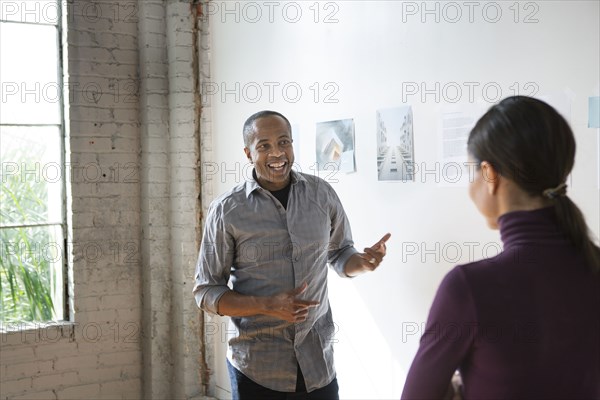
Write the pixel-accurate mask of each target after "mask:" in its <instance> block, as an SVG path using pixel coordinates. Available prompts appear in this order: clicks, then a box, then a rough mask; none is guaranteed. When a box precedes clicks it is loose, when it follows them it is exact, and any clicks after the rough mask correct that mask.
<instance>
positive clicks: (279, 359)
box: [194, 171, 357, 392]
mask: <svg viewBox="0 0 600 400" xmlns="http://www.w3.org/2000/svg"><path fill="white" fill-rule="evenodd" d="M291 174H292V175H291V178H292V179H291V187H290V193H289V198H288V204H287V210H286V209H284V208H283V206H282V205H281V204H280V203H279V201H278V200H277V199H276V198H275V197H274V196H273V195H272V194H271V193H270V192H269V191H268V190H265V189H263V188H261V187H260V186H259V185H258V183H257V182H256V181H254V180H249V181H247V182H245V183H242V184H240V185H238V186H236V187H235V188H233V189H232V190H231V191H229V192H227V193H225V194H223V195H221V196H219V197H218V198H217V199H215V201H213V203H212V204H211V205H210V208H209V212H208V216H207V219H206V224H205V229H204V235H203V238H202V245H201V248H200V255H199V257H198V264H197V266H196V276H195V278H196V284H195V287H194V294H195V296H196V301H197V303H198V306H199V307H201V308H202V309H203V310H205V311H207V312H209V313H213V314H216V313H217V305H218V302H219V299H220V298H221V296H222V295H223V294H224V293H226V292H227V291H229V290H231V289H230V288H229V287H228V282H229V281H230V280H231V285H232V288H233V290H234V291H235V292H237V293H240V294H244V295H255V296H270V295H274V294H276V293H280V292H283V291H287V290H291V289H293V288H297V287H299V286H301V285H302V283H303V282H307V283H308V288H307V290H306V291H305V292H304V293H303V294H302V295H301V296H302V298H303V299H306V300H317V301H319V302H320V304H319V305H318V306H317V307H315V308H311V309H310V310H309V314H308V318H307V320H306V321H304V322H301V323H295V324H294V323H289V322H286V321H283V320H279V319H277V318H273V317H270V316H266V315H256V316H252V317H242V318H237V317H232V318H231V320H230V325H232V326H230V328H229V329H228V335H229V337H228V339H229V350H228V352H227V358H228V359H229V361H230V362H231V363H232V365H233V366H234V367H236V368H237V369H238V370H240V371H241V372H242V373H243V374H244V375H246V376H247V377H249V378H250V379H252V380H253V381H255V382H257V383H259V384H260V385H262V386H265V387H267V388H270V389H272V390H277V391H282V392H293V391H294V390H295V389H296V375H297V364H296V363H298V364H299V365H300V368H301V369H302V373H303V375H304V380H305V382H306V388H307V390H308V391H312V390H315V389H318V388H321V387H323V386H326V385H327V384H329V383H330V382H331V381H332V380H333V378H334V377H335V369H334V365H333V346H332V344H333V343H332V342H333V335H334V333H335V327H334V324H333V320H332V315H331V307H330V306H329V300H328V298H327V264H328V263H329V264H330V265H331V266H332V267H333V269H334V270H335V271H336V272H337V273H338V274H339V275H340V276H343V277H345V276H346V274H345V273H344V265H345V264H346V261H348V259H349V258H350V256H352V255H353V254H354V253H356V252H357V250H356V249H355V248H354V247H353V242H352V234H351V232H350V224H349V222H348V219H347V217H346V214H345V213H344V209H343V208H342V204H341V202H340V200H339V198H338V196H337V194H336V193H335V191H334V190H333V188H332V187H331V186H330V185H329V184H328V183H327V182H325V181H324V180H323V179H320V178H318V177H315V176H312V175H308V174H302V173H297V172H294V171H292V173H291Z"/></svg>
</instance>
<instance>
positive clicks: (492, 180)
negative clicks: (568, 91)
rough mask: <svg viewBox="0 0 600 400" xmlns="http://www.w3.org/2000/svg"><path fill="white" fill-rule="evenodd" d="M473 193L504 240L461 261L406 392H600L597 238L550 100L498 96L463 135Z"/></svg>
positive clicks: (566, 395)
mask: <svg viewBox="0 0 600 400" xmlns="http://www.w3.org/2000/svg"><path fill="white" fill-rule="evenodd" d="M468 152H469V157H470V159H471V161H474V162H475V163H476V164H477V165H478V167H477V169H476V173H475V175H476V176H475V177H474V179H473V180H472V182H471V184H470V188H469V194H470V197H471V199H472V200H473V202H474V203H475V205H476V206H477V208H478V209H479V211H480V212H481V214H483V216H484V217H485V219H486V220H487V223H488V225H489V226H490V227H491V228H493V229H499V230H500V236H501V240H502V242H503V251H502V252H501V253H500V254H498V255H497V256H496V257H493V258H489V259H485V260H481V261H477V262H473V263H470V264H465V265H459V266H457V267H455V268H454V269H452V270H451V271H450V272H449V273H448V274H447V275H446V276H445V278H444V279H443V281H442V283H441V284H440V287H439V288H438V291H437V294H436V296H435V299H434V301H433V304H432V306H431V310H430V313H429V317H428V321H427V327H426V330H425V332H424V333H423V336H422V337H421V343H420V346H419V350H418V352H417V354H416V356H415V359H414V360H413V363H412V365H411V368H410V370H409V372H408V377H407V379H406V384H405V386H404V392H403V394H402V398H403V399H435V398H443V397H444V396H448V395H449V394H451V392H449V390H450V389H451V388H452V386H451V385H449V384H450V379H451V378H452V376H453V374H454V372H455V370H457V369H458V370H459V371H460V374H461V376H462V381H463V387H462V395H463V396H464V397H465V398H473V399H486V398H488V399H489V398H493V399H517V398H518V399H549V398H558V399H599V398H600V249H599V248H598V247H597V246H596V245H595V244H594V242H593V241H592V239H591V237H590V233H589V231H588V228H587V225H586V223H585V220H584V218H583V215H582V213H581V211H580V210H579V209H578V208H577V206H576V205H575V204H574V203H573V202H572V201H571V199H570V198H569V197H568V194H567V177H568V176H569V173H570V172H571V169H572V168H573V163H574V159H575V139H574V136H573V132H572V131H571V129H570V128H569V125H568V124H567V122H566V121H565V119H564V118H563V117H562V116H561V115H560V114H559V113H558V112H556V110H554V109H553V108H552V107H551V106H549V105H548V104H546V103H544V102H542V101H540V100H536V99H533V98H529V97H524V96H515V97H510V98H507V99H505V100H503V101H501V102H500V103H499V104H497V105H495V106H493V107H492V108H491V109H490V110H489V111H488V112H487V113H486V114H485V115H484V116H483V117H482V118H481V119H480V120H479V121H478V122H477V124H476V125H475V127H474V128H473V130H472V131H471V134H470V135H469V141H468Z"/></svg>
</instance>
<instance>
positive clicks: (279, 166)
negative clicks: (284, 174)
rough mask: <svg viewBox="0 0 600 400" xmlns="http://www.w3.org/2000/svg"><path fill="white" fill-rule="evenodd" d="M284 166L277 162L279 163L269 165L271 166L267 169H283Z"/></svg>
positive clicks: (282, 163)
mask: <svg viewBox="0 0 600 400" xmlns="http://www.w3.org/2000/svg"><path fill="white" fill-rule="evenodd" d="M284 165H285V163H284V162H279V163H271V164H269V167H271V168H281V167H283V166H284Z"/></svg>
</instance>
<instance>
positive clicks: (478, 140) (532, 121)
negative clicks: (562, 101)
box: [468, 96, 575, 197]
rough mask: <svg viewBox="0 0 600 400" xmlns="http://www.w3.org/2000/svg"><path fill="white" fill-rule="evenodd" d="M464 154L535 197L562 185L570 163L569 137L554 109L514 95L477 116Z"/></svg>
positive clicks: (571, 143) (572, 141) (572, 155)
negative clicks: (478, 117) (488, 166)
mask: <svg viewBox="0 0 600 400" xmlns="http://www.w3.org/2000/svg"><path fill="white" fill-rule="evenodd" d="M468 152H469V154H470V156H471V158H472V159H474V160H475V161H476V162H478V163H479V162H482V161H487V162H489V163H490V164H491V165H492V166H493V167H494V169H495V170H496V172H498V173H499V174H500V175H501V176H503V177H504V178H508V179H510V180H511V181H513V182H514V183H515V184H516V185H517V186H518V187H519V188H520V189H522V190H523V191H524V192H526V193H527V194H529V195H530V196H533V197H535V196H543V193H544V191H545V190H547V189H550V188H556V187H558V186H559V185H561V184H563V183H565V181H566V180H567V177H568V176H569V173H570V172H571V169H572V168H573V163H574V160H575V139H574V137H573V132H572V131H571V128H570V127H569V125H568V124H567V122H566V121H565V119H564V118H563V117H562V116H561V115H560V114H559V113H558V112H557V111H556V110H555V109H554V108H552V107H551V106H549V105H548V104H546V103H544V102H543V101H541V100H537V99H534V98H531V97H525V96H514V97H508V98H506V99H504V100H502V101H501V102H500V103H498V104H497V105H495V106H493V107H492V108H491V109H490V110H489V111H488V112H487V113H485V114H484V116H483V117H481V119H480V120H479V121H478V122H477V124H476V125H475V127H474V128H473V130H472V131H471V134H470V135H469V141H468Z"/></svg>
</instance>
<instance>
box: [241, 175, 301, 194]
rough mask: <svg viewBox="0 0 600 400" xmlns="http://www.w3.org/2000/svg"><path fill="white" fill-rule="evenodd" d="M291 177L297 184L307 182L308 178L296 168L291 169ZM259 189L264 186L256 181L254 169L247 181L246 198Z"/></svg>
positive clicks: (293, 183)
mask: <svg viewBox="0 0 600 400" xmlns="http://www.w3.org/2000/svg"><path fill="white" fill-rule="evenodd" d="M290 177H291V180H292V182H291V183H292V185H295V184H296V183H298V182H306V178H305V177H303V176H302V174H300V173H298V172H296V171H294V170H291V171H290ZM259 189H263V188H262V187H261V186H260V185H259V184H258V182H256V179H254V170H252V177H251V178H249V179H248V180H247V181H246V198H248V197H250V194H251V193H252V192H254V191H255V190H259Z"/></svg>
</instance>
